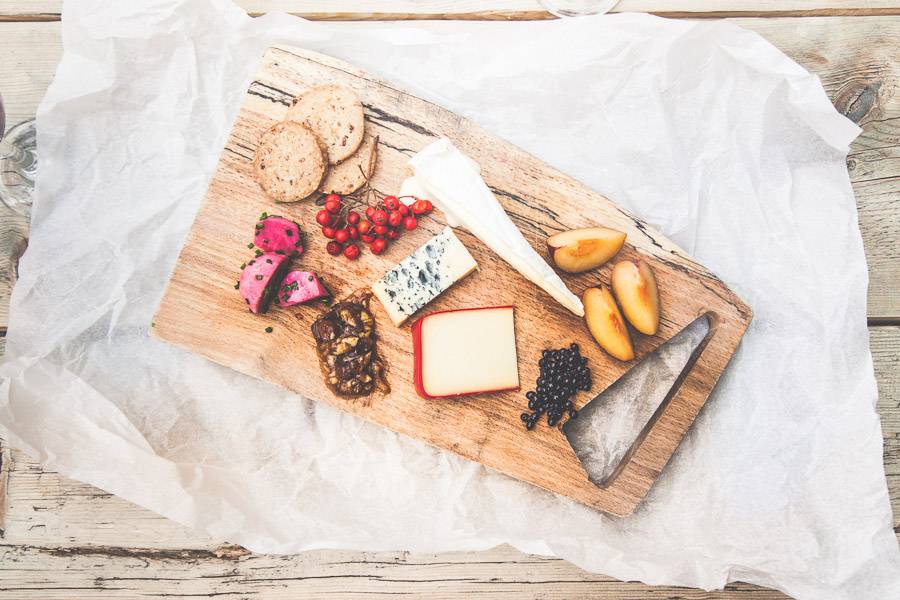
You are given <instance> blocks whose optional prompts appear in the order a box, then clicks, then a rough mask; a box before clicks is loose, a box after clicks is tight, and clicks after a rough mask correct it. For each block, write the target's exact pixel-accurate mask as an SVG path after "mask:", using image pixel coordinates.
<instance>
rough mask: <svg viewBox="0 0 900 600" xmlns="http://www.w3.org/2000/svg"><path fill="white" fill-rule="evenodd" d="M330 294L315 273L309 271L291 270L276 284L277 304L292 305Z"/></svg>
mask: <svg viewBox="0 0 900 600" xmlns="http://www.w3.org/2000/svg"><path fill="white" fill-rule="evenodd" d="M330 295H331V294H330V293H329V292H328V290H327V289H326V288H325V286H324V285H322V282H321V281H319V278H318V277H316V275H315V273H310V272H309V271H291V272H290V273H288V274H287V275H285V276H284V279H283V280H282V281H281V285H280V286H278V300H277V302H278V304H280V305H281V306H294V305H296V304H303V303H304V302H309V301H311V300H318V299H319V298H327V297H328V296H330Z"/></svg>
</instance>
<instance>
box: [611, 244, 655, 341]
mask: <svg viewBox="0 0 900 600" xmlns="http://www.w3.org/2000/svg"><path fill="white" fill-rule="evenodd" d="M612 289H613V292H615V294H616V299H617V300H618V301H619V305H620V306H621V307H622V312H623V313H625V318H626V319H628V322H629V323H631V324H632V325H633V326H634V328H635V329H637V330H638V331H640V332H641V333H646V334H647V335H655V334H656V330H657V329H658V328H659V290H658V289H657V287H656V277H654V276H653V271H652V270H651V269H650V265H648V264H647V263H646V262H644V261H642V260H639V261H638V262H637V264H635V263H633V262H631V261H630V260H623V261H620V262H617V263H616V266H615V267H613V270H612Z"/></svg>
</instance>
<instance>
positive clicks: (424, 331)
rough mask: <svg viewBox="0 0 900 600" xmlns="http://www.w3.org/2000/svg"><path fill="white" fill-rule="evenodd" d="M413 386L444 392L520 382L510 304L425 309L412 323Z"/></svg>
mask: <svg viewBox="0 0 900 600" xmlns="http://www.w3.org/2000/svg"><path fill="white" fill-rule="evenodd" d="M413 350H414V353H415V358H414V372H413V379H414V382H415V386H416V391H417V392H418V393H419V395H420V396H422V397H423V398H447V397H452V396H467V395H470V394H480V393H485V392H499V391H503V390H515V389H518V387H519V370H518V362H517V360H516V333H515V328H514V325H513V307H512V306H496V307H491V308H470V309H462V310H451V311H445V312H438V313H432V314H430V315H426V316H424V317H422V318H421V319H419V320H418V321H416V322H415V324H414V325H413Z"/></svg>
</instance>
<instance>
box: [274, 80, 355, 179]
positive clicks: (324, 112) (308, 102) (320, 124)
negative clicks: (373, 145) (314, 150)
mask: <svg viewBox="0 0 900 600" xmlns="http://www.w3.org/2000/svg"><path fill="white" fill-rule="evenodd" d="M286 118H287V119H288V120H290V121H297V122H298V123H303V124H304V125H306V126H307V127H309V128H310V129H311V130H312V132H313V133H315V134H316V136H317V137H318V138H319V141H321V142H322V145H323V146H324V147H325V149H326V150H327V153H328V162H329V163H330V164H332V165H335V164H337V163H339V162H341V161H342V160H344V159H346V158H347V157H349V156H350V155H351V154H353V153H354V152H356V150H357V148H359V145H360V144H361V143H362V141H363V128H364V127H365V116H364V115H363V107H362V103H361V102H360V101H359V98H358V97H357V96H356V94H354V93H353V91H351V90H349V89H348V88H345V87H343V86H340V85H320V86H318V87H314V88H311V89H309V90H307V91H306V92H304V93H303V94H301V95H300V96H298V97H297V98H295V99H294V102H293V104H291V106H290V108H288V112H287V117H286Z"/></svg>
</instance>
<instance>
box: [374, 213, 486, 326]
mask: <svg viewBox="0 0 900 600" xmlns="http://www.w3.org/2000/svg"><path fill="white" fill-rule="evenodd" d="M477 266H478V264H477V263H476V262H475V259H474V258H472V255H471V254H469V251H468V250H466V247H465V246H463V244H462V242H460V241H459V238H457V237H456V235H455V234H454V233H453V230H452V229H450V228H449V227H445V228H444V230H443V231H441V232H440V233H439V234H437V235H436V236H434V237H433V238H431V239H430V240H428V241H427V242H425V244H423V245H422V246H421V247H420V248H419V249H417V250H416V251H415V252H413V253H412V254H410V255H409V256H407V257H406V258H404V259H403V260H402V261H401V262H400V264H398V265H397V266H396V267H394V268H393V269H391V270H390V271H388V272H387V273H385V274H384V276H383V277H382V278H381V279H379V280H378V281H376V282H375V285H373V286H372V291H373V292H374V293H375V296H376V297H377V298H378V299H379V300H380V301H381V303H382V304H383V305H384V308H385V310H386V311H387V313H388V316H390V318H391V321H393V322H394V325H400V324H402V323H403V322H404V321H405V320H406V319H408V318H409V317H410V316H412V315H413V314H414V313H415V312H416V311H417V310H419V309H420V308H422V307H423V306H425V305H426V304H428V303H429V302H431V301H432V300H434V299H435V298H437V297H438V296H439V295H440V294H441V293H442V292H444V290H446V289H447V288H449V287H450V286H451V285H453V284H454V283H456V282H457V281H459V280H460V279H462V278H463V277H465V276H466V275H468V274H469V273H471V272H472V271H474V270H475V268H476V267H477Z"/></svg>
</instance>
